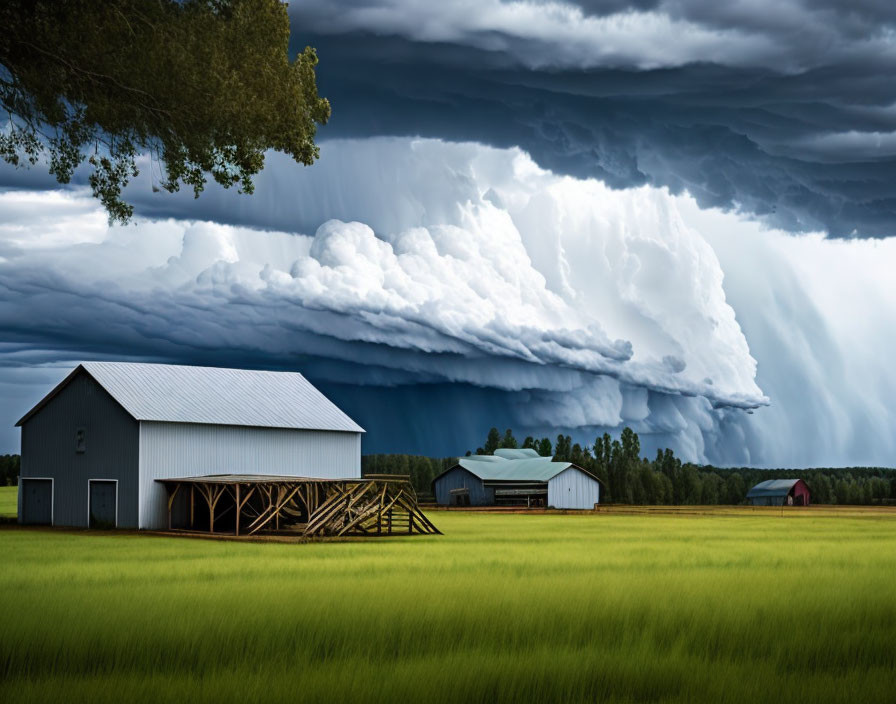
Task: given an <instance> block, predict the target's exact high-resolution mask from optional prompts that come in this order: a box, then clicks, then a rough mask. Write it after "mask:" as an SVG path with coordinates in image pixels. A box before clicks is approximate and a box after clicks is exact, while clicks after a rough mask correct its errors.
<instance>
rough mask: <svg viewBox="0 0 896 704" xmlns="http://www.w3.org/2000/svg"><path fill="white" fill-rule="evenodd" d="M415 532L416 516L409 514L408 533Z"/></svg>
mask: <svg viewBox="0 0 896 704" xmlns="http://www.w3.org/2000/svg"><path fill="white" fill-rule="evenodd" d="M413 532H414V514H413V513H410V512H409V513H408V533H413Z"/></svg>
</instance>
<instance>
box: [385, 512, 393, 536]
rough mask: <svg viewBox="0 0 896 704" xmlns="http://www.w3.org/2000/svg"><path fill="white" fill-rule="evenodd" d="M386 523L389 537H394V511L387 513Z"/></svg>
mask: <svg viewBox="0 0 896 704" xmlns="http://www.w3.org/2000/svg"><path fill="white" fill-rule="evenodd" d="M386 523H387V525H388V531H389V535H392V509H391V508H390V509H389V511H388V512H387V513H386Z"/></svg>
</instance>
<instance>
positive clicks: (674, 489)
mask: <svg viewBox="0 0 896 704" xmlns="http://www.w3.org/2000/svg"><path fill="white" fill-rule="evenodd" d="M501 447H504V448H517V447H527V448H532V449H534V450H536V451H537V452H538V454H540V455H543V456H549V455H553V456H554V459H555V460H559V461H563V462H572V463H573V464H576V465H578V466H580V467H582V468H583V469H586V470H588V471H589V472H591V473H592V474H594V475H595V476H597V477H598V478H599V479H601V481H603V483H604V486H605V490H604V494H603V496H602V499H601V500H602V502H604V503H623V504H642V505H650V504H653V505H664V504H671V505H679V506H682V505H713V504H742V503H744V502H745V499H746V495H747V490H748V489H749V488H750V487H752V486H754V485H755V484H758V483H759V482H761V481H765V480H766V479H784V478H789V479H803V480H804V481H805V482H806V484H808V485H809V490H810V492H811V496H812V499H811V500H812V503H819V504H851V505H863V504H882V503H896V469H886V468H882V467H850V468H847V469H837V468H818V469H753V468H749V467H737V468H726V469H721V468H717V467H713V466H710V465H696V464H692V463H690V462H684V463H683V462H682V461H681V460H680V459H679V458H677V457H676V456H675V455H674V453H673V452H672V450H670V449H668V448H667V449H666V450H659V451H657V454H656V457H655V458H654V459H653V460H649V459H647V458H645V457H641V442H640V439H639V438H638V434H637V433H636V432H634V431H633V430H632V429H631V428H625V429H624V430H623V431H622V433H621V434H620V436H619V438H618V439H614V438H612V437H611V436H610V435H609V434H608V433H604V434H603V435H602V436H601V437H598V438H595V440H594V444H593V445H591V446H590V447H582V446H581V445H580V444H579V443H573V442H572V439H571V438H570V436H569V435H558V436H557V439H556V440H555V441H554V442H551V440H550V439H549V438H533V437H531V436H529V437H526V438H525V439H524V440H523V441H522V442H518V441H517V439H516V437H514V434H513V432H512V431H511V430H510V429H508V430H507V431H505V432H504V434H503V435H502V434H501V433H500V432H499V431H498V429H497V428H492V429H491V430H490V431H489V433H488V437H487V438H486V441H485V444H484V445H483V446H482V447H479V448H477V449H476V452H475V454H477V455H490V454H492V453H493V452H494V451H495V450H496V449H498V448H501ZM467 454H468V455H470V454H474V453H472V452H467ZM455 461H456V460H455V458H453V457H449V458H429V457H421V456H419V455H397V454H393V455H365V456H364V457H362V458H361V469H362V472H363V474H365V475H366V474H408V475H410V477H411V482H412V484H413V485H414V488H415V490H416V491H417V493H418V494H419V495H420V496H421V498H428V497H430V496H431V495H432V486H431V485H432V480H433V479H434V478H435V477H436V476H438V475H439V474H440V473H441V472H442V471H444V470H445V469H448V468H449V467H452V466H453V465H454V464H455Z"/></svg>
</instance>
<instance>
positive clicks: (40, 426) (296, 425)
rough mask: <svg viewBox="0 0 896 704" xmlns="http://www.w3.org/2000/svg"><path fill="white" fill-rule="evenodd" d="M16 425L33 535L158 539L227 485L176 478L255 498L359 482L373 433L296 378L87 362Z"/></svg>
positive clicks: (22, 509)
mask: <svg viewBox="0 0 896 704" xmlns="http://www.w3.org/2000/svg"><path fill="white" fill-rule="evenodd" d="M17 425H19V426H21V428H22V467H21V477H20V491H19V502H20V503H19V520H20V521H21V522H23V523H30V524H52V525H62V526H83V527H87V526H90V525H95V526H97V527H113V526H118V527H126V528H152V529H159V528H165V527H166V526H167V527H170V526H171V520H172V519H171V512H172V505H173V503H172V502H173V499H174V498H177V499H178V501H181V500H182V499H183V498H184V497H185V496H192V495H196V496H200V495H202V496H206V495H207V497H208V501H209V502H217V501H218V499H217V497H218V495H219V494H220V492H221V491H223V489H219V488H216V487H218V486H219V485H220V484H221V482H222V479H221V478H220V477H218V478H214V477H213V478H206V479H205V480H203V482H201V485H200V486H196V487H192V486H191V487H186V484H184V482H180V483H178V484H172V483H171V482H169V483H168V484H166V483H165V482H166V480H169V479H173V478H177V479H178V480H181V479H188V478H196V477H200V476H202V475H223V474H226V473H228V472H235V473H238V474H239V475H240V477H241V479H240V481H241V482H242V485H243V486H242V488H243V491H244V496H245V492H247V491H249V488H251V486H255V484H257V482H255V483H253V478H259V477H260V478H262V479H263V481H264V482H268V483H270V482H272V481H275V480H277V481H279V484H277V486H278V487H282V486H287V484H286V483H285V482H287V481H289V480H290V478H294V477H306V478H312V479H337V478H338V479H352V478H358V479H360V477H361V433H363V432H364V430H363V429H362V428H361V427H360V426H358V424H357V423H355V422H354V421H353V420H352V419H351V418H349V417H348V416H347V415H346V414H345V413H343V412H342V411H341V410H339V409H338V408H337V407H336V406H335V405H334V404H333V403H332V402H330V401H329V400H328V399H327V398H326V397H325V396H324V395H323V394H322V393H321V392H320V391H318V390H317V389H316V388H314V386H312V385H311V384H310V383H309V382H308V381H307V380H306V379H305V377H303V376H302V375H301V374H297V373H292V372H265V371H249V370H244V369H218V368H210V367H188V366H177V365H167V364H128V363H118V362H85V363H83V364H80V365H78V367H77V368H76V369H75V370H74V371H73V372H72V373H71V374H69V375H68V376H67V377H66V378H65V379H64V380H63V381H62V382H61V383H60V384H59V385H58V386H57V387H56V388H55V389H53V390H52V391H51V392H50V393H49V394H48V395H47V396H46V397H45V398H44V399H43V400H42V401H41V402H40V403H38V404H37V405H36V406H35V407H34V408H32V409H31V410H30V411H29V412H28V413H27V414H26V415H25V416H24V417H23V418H22V419H21V420H20V421H19V422H18V423H17ZM272 477H273V478H272ZM194 481H195V480H194ZM209 482H211V484H209ZM356 483H357V482H356ZM181 484H183V485H184V486H185V487H186V488H184V490H183V491H181V492H179V493H178V496H177V497H174V496H173V492H175V491H176V487H177V486H180V485H181ZM234 488H236V491H237V493H238V492H239V489H240V488H239V486H237V482H236V480H232V481H230V482H229V485H228V486H226V489H227V491H232V490H233V489H234ZM264 488H265V487H264V486H259V487H258V488H257V489H254V490H253V491H255V492H256V494H258V493H261V492H262V490H264ZM337 488H339V487H337ZM362 488H363V487H362ZM329 489H330V487H329V486H328V490H329ZM315 491H318V490H317V489H315ZM214 492H218V494H215V493H214ZM270 493H271V492H270V490H267V494H268V495H270ZM318 494H319V492H318ZM318 494H316V495H318ZM227 501H230V506H231V509H230V517H229V520H230V521H231V522H233V513H234V512H233V510H232V506H233V499H232V498H225V499H224V500H222V501H220V502H218V507H217V508H218V512H219V513H222V510H223V507H224V505H225V503H227ZM198 502H199V501H198V499H197V503H198ZM281 503H283V504H284V505H285V500H284V502H281ZM174 508H175V509H176V508H177V506H174ZM214 508H215V507H214V506H212V508H211V511H212V521H206V524H209V523H212V524H213V523H214V520H213V519H214ZM275 508H276V509H278V510H280V509H281V508H282V507H281V506H280V505H279V504H278V505H277V506H276V507H275ZM286 508H288V506H287V507H286ZM183 510H186V509H183ZM190 515H191V516H192V515H193V508H192V507H191V508H190ZM272 515H273V514H272ZM275 518H276V519H277V520H279V514H278V515H277V516H275ZM306 520H307V519H306ZM192 522H193V521H192V520H191V523H192ZM196 522H197V523H199V521H198V519H197V521H196ZM238 528H239V526H238V525H237V529H238Z"/></svg>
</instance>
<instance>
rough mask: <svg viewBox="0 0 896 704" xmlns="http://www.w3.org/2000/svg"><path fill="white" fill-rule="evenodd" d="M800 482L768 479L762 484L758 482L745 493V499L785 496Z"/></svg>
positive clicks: (798, 480)
mask: <svg viewBox="0 0 896 704" xmlns="http://www.w3.org/2000/svg"><path fill="white" fill-rule="evenodd" d="M800 481H802V480H801V479H768V480H766V481H764V482H759V483H758V484H757V485H756V486H754V487H753V488H752V489H750V490H749V491H748V492H747V498H748V499H749V498H753V497H758V496H787V494H789V493H790V490H791V489H793V487H794V486H795V485H796V483H797V482H800Z"/></svg>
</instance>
